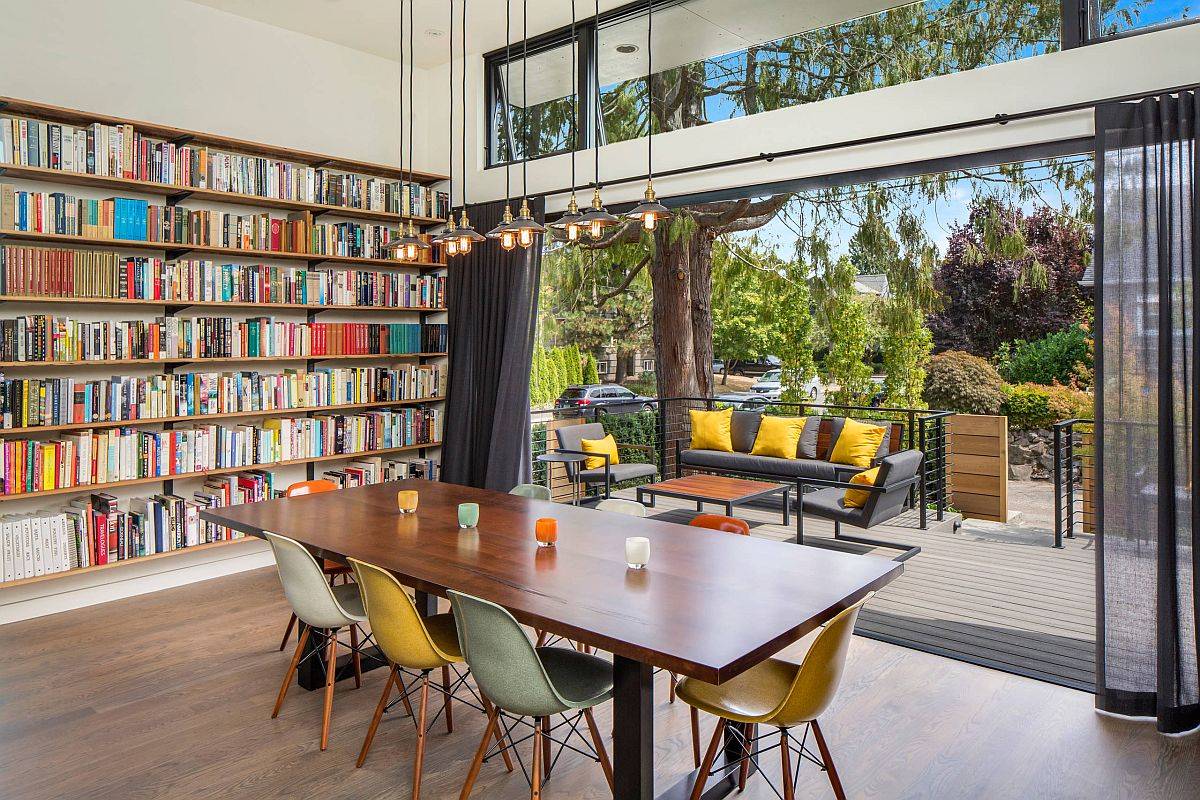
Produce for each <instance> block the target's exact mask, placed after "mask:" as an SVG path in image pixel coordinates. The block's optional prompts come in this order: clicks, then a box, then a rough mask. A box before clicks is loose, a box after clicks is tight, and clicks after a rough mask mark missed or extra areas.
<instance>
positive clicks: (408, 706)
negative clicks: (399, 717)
mask: <svg viewBox="0 0 1200 800" xmlns="http://www.w3.org/2000/svg"><path fill="white" fill-rule="evenodd" d="M396 685H397V686H399V687H400V700H401V702H403V703H404V712H405V713H406V714H408V715H409V716H410V717H412V718H413V719H416V716H417V715H416V714H414V713H413V707H412V703H410V702H408V687H407V686H405V685H404V675H403V674H397V676H396ZM413 685H414V686H415V685H416V684H413Z"/></svg>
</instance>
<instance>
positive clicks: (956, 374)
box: [925, 350, 1004, 414]
mask: <svg viewBox="0 0 1200 800" xmlns="http://www.w3.org/2000/svg"><path fill="white" fill-rule="evenodd" d="M925 402H926V403H928V404H929V407H930V408H933V409H936V410H938V411H956V412H958V413H960V414H999V413H1000V408H1001V405H1002V404H1003V402H1004V388H1003V382H1002V381H1001V380H1000V373H998V372H996V368H995V367H993V366H992V365H991V364H989V363H988V362H987V361H985V360H984V359H982V358H980V357H979V356H973V355H971V354H970V353H964V352H962V351H959V350H949V351H947V352H945V353H940V354H938V355H936V356H934V357H933V358H931V359H929V366H928V367H927V368H926V371H925Z"/></svg>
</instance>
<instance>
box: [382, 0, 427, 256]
mask: <svg viewBox="0 0 1200 800" xmlns="http://www.w3.org/2000/svg"><path fill="white" fill-rule="evenodd" d="M404 5H405V4H404V0H400V180H401V184H402V186H401V192H400V197H401V198H402V199H403V197H404V191H403V183H404ZM412 51H413V37H412V0H409V5H408V59H409V68H408V105H409V110H410V111H411V110H412V108H413V102H412V100H413V98H412V94H413V79H412V76H413V65H412V60H413V53H412ZM412 130H413V125H412V124H411V120H410V124H409V126H408V183H410V184H411V183H412V176H413V173H412V146H413V138H412ZM407 211H408V209H401V213H402V214H404V215H405V216H407V213H406V212H407ZM399 232H400V234H401V235H400V238H398V239H396V240H395V241H393V242H389V243H388V249H389V250H394V251H396V255H397V257H398V258H399V259H400V260H401V261H416V260H417V256H419V255H420V253H421V250H428V249H429V244H428V243H427V242H423V241H421V239H420V237H418V236H417V230H416V228H415V227H413V221H412V217H409V218H408V228H407V230H406V229H405V227H404V221H403V220H401V222H400V230H399Z"/></svg>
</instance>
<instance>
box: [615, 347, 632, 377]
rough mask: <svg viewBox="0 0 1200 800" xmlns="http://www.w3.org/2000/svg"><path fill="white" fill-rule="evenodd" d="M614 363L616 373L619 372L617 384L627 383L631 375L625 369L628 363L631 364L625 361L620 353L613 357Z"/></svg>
mask: <svg viewBox="0 0 1200 800" xmlns="http://www.w3.org/2000/svg"><path fill="white" fill-rule="evenodd" d="M613 362H614V364H615V369H616V371H617V380H616V382H617V383H624V382H625V379H626V378H628V377H629V373H628V372H627V371H626V369H625V365H626V364H627V363H629V362H627V361H626V360H625V359H624V358H623V357H622V356H621V354H620V353H617V354H616V355H614V356H613Z"/></svg>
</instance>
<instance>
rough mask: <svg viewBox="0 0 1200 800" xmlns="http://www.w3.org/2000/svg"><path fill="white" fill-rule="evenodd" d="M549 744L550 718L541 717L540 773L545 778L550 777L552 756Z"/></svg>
mask: <svg viewBox="0 0 1200 800" xmlns="http://www.w3.org/2000/svg"><path fill="white" fill-rule="evenodd" d="M550 744H551V739H550V718H549V717H542V774H543V775H544V776H545V778H546V780H549V779H550V762H551V757H552V756H553V753H552V752H551V750H552V748H551V747H550Z"/></svg>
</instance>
